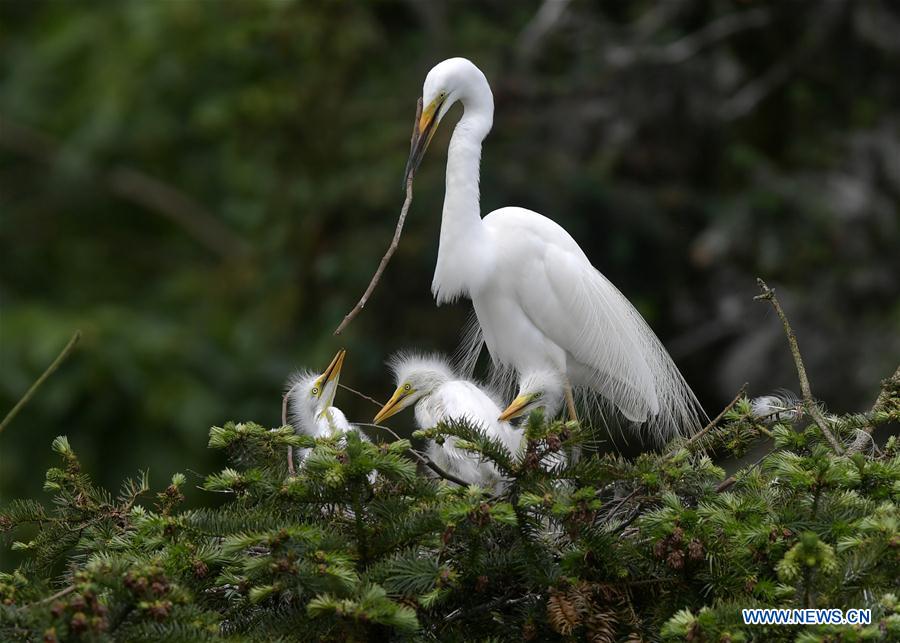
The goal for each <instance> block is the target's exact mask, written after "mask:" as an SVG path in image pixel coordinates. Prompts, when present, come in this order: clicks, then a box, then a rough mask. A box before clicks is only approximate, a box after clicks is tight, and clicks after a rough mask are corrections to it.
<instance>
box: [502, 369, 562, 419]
mask: <svg viewBox="0 0 900 643" xmlns="http://www.w3.org/2000/svg"><path fill="white" fill-rule="evenodd" d="M564 400H565V378H564V377H563V375H561V374H560V373H557V372H556V371H549V370H536V371H530V372H528V373H526V374H524V376H523V377H522V380H521V382H520V383H519V393H518V395H517V396H516V399H514V400H513V401H512V402H510V404H509V406H507V407H506V409H505V410H504V411H503V413H501V414H500V420H501V421H506V420H512V419H514V418H517V417H521V416H523V415H527V414H529V413H531V412H532V411H534V410H536V409H543V410H544V415H545V416H546V417H548V418H553V417H556V416H557V415H559V412H560V411H561V410H562V408H563V402H564Z"/></svg>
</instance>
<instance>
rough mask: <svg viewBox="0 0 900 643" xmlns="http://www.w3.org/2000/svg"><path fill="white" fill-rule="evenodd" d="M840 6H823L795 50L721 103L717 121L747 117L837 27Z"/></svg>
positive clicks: (837, 3)
mask: <svg viewBox="0 0 900 643" xmlns="http://www.w3.org/2000/svg"><path fill="white" fill-rule="evenodd" d="M843 4H844V3H843V2H837V1H835V2H826V3H823V4H822V5H821V7H820V10H819V11H818V12H817V16H818V19H817V20H816V21H815V22H814V23H813V24H812V26H811V27H810V28H809V30H808V31H807V33H806V34H805V37H803V38H801V39H800V42H799V43H798V44H797V46H796V47H795V48H794V49H793V50H792V51H791V52H790V53H788V55H787V56H786V57H785V58H783V59H781V60H779V61H778V62H776V63H774V64H773V65H772V66H771V67H769V69H768V70H766V71H765V72H764V73H763V74H762V76H759V77H758V78H755V79H753V80H751V81H750V82H748V83H747V84H746V85H744V86H743V87H742V88H741V89H740V90H738V92H737V93H736V94H735V95H734V96H732V97H731V98H729V99H728V100H727V101H725V102H724V103H723V104H722V105H721V107H720V108H719V118H721V119H722V120H724V121H732V120H735V119H738V118H740V117H742V116H744V115H745V114H748V113H750V112H751V111H752V110H753V109H754V108H755V107H756V106H757V105H758V104H759V103H760V102H762V100H763V99H765V98H766V96H768V95H769V94H771V93H772V92H773V91H774V90H775V89H776V88H777V87H778V86H779V85H782V84H783V83H785V82H786V81H787V80H788V79H789V78H790V77H791V73H792V72H793V71H794V69H795V68H796V67H797V66H798V65H800V64H801V63H802V62H803V61H805V60H806V59H808V58H809V57H810V56H812V55H813V54H814V53H815V52H816V51H817V50H818V49H819V47H820V46H821V45H822V44H823V43H825V42H826V40H827V36H828V34H829V33H830V32H831V30H832V28H833V27H834V26H835V25H837V24H840V20H839V19H838V18H839V16H840V13H841V11H842V10H843Z"/></svg>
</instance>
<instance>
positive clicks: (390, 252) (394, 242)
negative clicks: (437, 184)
mask: <svg viewBox="0 0 900 643" xmlns="http://www.w3.org/2000/svg"><path fill="white" fill-rule="evenodd" d="M421 117H422V99H421V98H420V99H419V101H418V104H417V107H416V120H415V123H413V138H412V140H413V141H415V139H416V135H417V133H418V127H419V119H420V118H421ZM414 174H415V172H410V173H409V176H407V177H406V199H405V200H404V201H403V207H402V208H400V218H399V219H397V227H396V228H395V229H394V238H393V239H391V245H390V246H389V247H388V249H387V252H385V253H384V256H383V257H382V258H381V263H379V264H378V269H377V270H376V271H375V274H374V275H372V279H371V281H369V286H368V288H366V291H365V292H364V293H363V296H362V297H360V300H359V301H358V302H356V305H355V306H354V307H353V309H352V310H351V311H350V312H349V313H347V314H346V315H345V316H344V319H343V321H342V322H341V323H340V325H338V327H337V328H336V329H335V330H334V334H335V335H340V334H341V333H342V332H344V329H345V328H346V327H347V325H348V324H349V323H350V322H352V321H353V320H354V318H355V317H356V316H357V315H358V314H359V312H360V311H361V310H362V309H363V308H365V307H366V303H367V302H368V301H369V297H371V296H372V292H373V291H374V290H375V286H377V285H378V282H379V281H381V275H382V273H383V272H384V269H385V268H387V265H388V262H389V261H390V260H391V257H393V256H394V252H395V251H396V250H397V246H398V245H399V243H400V234H401V233H402V232H403V224H404V222H405V221H406V213H407V212H409V206H410V204H411V203H412V198H413V189H412V184H413V178H414Z"/></svg>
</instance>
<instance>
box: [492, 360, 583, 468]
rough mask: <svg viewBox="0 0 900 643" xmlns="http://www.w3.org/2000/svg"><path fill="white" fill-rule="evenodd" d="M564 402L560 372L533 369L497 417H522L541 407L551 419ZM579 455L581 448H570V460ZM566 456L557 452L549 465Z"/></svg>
mask: <svg viewBox="0 0 900 643" xmlns="http://www.w3.org/2000/svg"><path fill="white" fill-rule="evenodd" d="M564 403H565V377H564V376H563V375H561V374H560V373H557V372H555V371H549V370H535V371H530V372H528V373H526V374H525V376H524V377H523V378H522V380H521V382H520V384H519V394H518V395H517V396H516V399H514V400H513V401H512V402H511V403H510V405H509V406H508V407H506V409H505V410H504V411H503V413H501V414H500V417H499V418H498V419H499V420H500V421H501V422H506V421H509V420H513V419H515V418H519V417H523V416H526V415H528V414H529V413H531V412H532V411H536V410H537V409H543V411H544V417H545V418H547V419H548V420H549V419H553V418H555V417H556V416H558V415H559V414H560V412H561V411H562V409H563V404H564ZM580 457H581V449H580V448H578V447H575V448H573V449H572V458H573V459H572V461H573V462H577V461H578V459H579V458H580ZM566 461H567V460H566V456H565V455H564V454H563V453H557V454H556V455H554V456H552V457H550V459H549V462H550V464H551V465H562V464H565V463H566Z"/></svg>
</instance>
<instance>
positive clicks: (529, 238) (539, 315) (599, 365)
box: [406, 58, 702, 441]
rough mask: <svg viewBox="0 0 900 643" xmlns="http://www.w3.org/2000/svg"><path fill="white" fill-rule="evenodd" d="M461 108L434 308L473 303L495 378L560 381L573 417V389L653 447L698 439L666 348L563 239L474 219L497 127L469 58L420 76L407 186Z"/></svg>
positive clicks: (542, 220) (530, 215) (497, 220)
mask: <svg viewBox="0 0 900 643" xmlns="http://www.w3.org/2000/svg"><path fill="white" fill-rule="evenodd" d="M457 102H459V103H461V104H462V106H463V114H462V117H461V119H460V120H459V122H458V123H457V125H456V128H455V129H454V131H453V136H452V138H451V139H450V148H449V151H448V153H447V170H446V191H445V195H444V208H443V214H442V217H441V233H440V242H439V246H438V256H437V265H436V266H435V270H434V280H433V281H432V284H431V290H432V292H433V293H434V297H435V299H436V301H437V303H438V305H440V304H442V303H444V302H451V301H454V300H456V299H458V298H459V297H468V298H469V299H471V300H472V304H473V307H474V309H475V315H476V317H477V318H478V324H479V326H480V329H481V337H479V338H478V340H477V342H476V343H475V346H477V349H480V347H481V341H482V339H483V342H484V343H485V344H486V345H487V349H488V352H489V353H490V355H491V359H492V361H493V363H494V365H495V367H496V368H497V369H498V370H500V371H501V372H510V373H511V374H512V375H514V376H518V377H520V378H521V377H522V376H523V374H525V373H527V372H529V371H531V370H535V369H545V370H551V371H556V372H558V373H561V374H563V375H564V376H565V381H564V384H565V389H564V391H565V399H566V402H567V404H568V406H569V413H570V415H572V416H573V417H574V415H575V405H574V397H573V395H572V386H573V385H574V386H577V387H579V388H580V389H581V391H583V392H584V393H587V394H588V397H589V398H590V399H591V401H592V402H593V404H591V405H590V406H591V407H602V406H604V404H603V401H604V399H605V400H606V401H608V402H610V403H611V404H612V405H614V406H615V407H616V408H617V409H618V410H619V411H620V412H621V413H622V415H624V416H625V417H626V418H628V419H629V420H631V421H632V422H635V423H643V424H644V425H645V427H646V429H645V430H646V432H647V433H649V437H651V438H653V439H654V440H656V441H662V440H664V439H667V438H670V437H673V436H674V435H679V434H690V433H693V432H696V431H697V430H698V429H699V428H700V426H701V425H700V416H701V415H702V410H701V409H700V407H699V404H698V402H697V399H696V398H695V397H694V394H693V392H692V391H691V389H690V388H689V387H688V385H687V384H686V383H685V381H684V379H683V378H682V376H681V374H680V373H679V372H678V369H677V368H676V367H675V364H674V363H673V362H672V360H671V358H670V357H669V355H668V353H666V350H665V348H663V346H662V344H660V342H659V340H658V339H657V338H656V336H655V335H654V334H653V331H652V330H650V328H649V327H648V326H647V323H646V322H645V321H644V320H643V318H642V317H641V315H640V313H638V312H637V310H635V308H634V306H632V305H631V303H630V302H629V301H628V299H626V298H625V296H624V295H622V293H620V292H619V291H618V290H617V289H616V287H615V286H613V285H612V283H610V282H609V280H608V279H606V277H604V276H603V275H602V274H600V272H599V271H597V269H596V268H594V266H593V265H592V264H591V261H590V259H588V257H587V256H586V255H585V253H584V251H583V250H582V249H581V248H580V247H579V245H578V244H577V243H576V242H575V240H574V239H573V238H572V237H571V236H570V235H569V233H568V232H566V231H565V230H564V229H563V228H562V227H561V226H560V225H559V224H557V223H555V222H554V221H552V220H550V219H548V218H547V217H544V216H542V215H540V214H538V213H537V212H532V211H531V210H527V209H525V208H519V207H507V208H501V209H499V210H495V211H493V212H491V213H489V214H488V215H487V216H485V217H484V218H483V219H482V217H481V206H480V193H479V173H480V166H481V147H482V142H483V141H484V139H485V137H486V136H487V135H488V133H489V132H490V130H491V127H492V125H493V122H494V98H493V95H492V93H491V88H490V86H489V85H488V81H487V78H485V75H484V73H482V71H481V70H480V69H478V67H476V66H475V65H474V64H472V62H470V61H469V60H466V59H465V58H450V59H448V60H445V61H443V62H441V63H439V64H438V65H436V66H435V67H434V68H433V69H432V70H431V71H430V72H428V75H427V76H426V78H425V83H424V85H423V87H422V105H423V110H422V116H421V118H420V120H419V125H418V129H417V130H416V132H415V134H414V141H413V145H412V149H411V151H410V156H409V161H408V162H407V168H406V176H407V178H409V177H410V176H411V175H412V174H413V173H415V171H416V169H417V168H418V166H419V164H420V163H421V161H422V158H423V156H424V155H425V150H426V149H427V147H428V144H429V142H430V141H431V139H432V137H433V136H434V133H435V131H437V127H438V124H439V123H440V121H441V119H443V117H444V116H445V115H446V114H447V112H448V111H449V110H450V108H451V107H452V106H453V105H454V104H455V103H457ZM592 216H593V215H592ZM476 354H477V351H476Z"/></svg>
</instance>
